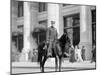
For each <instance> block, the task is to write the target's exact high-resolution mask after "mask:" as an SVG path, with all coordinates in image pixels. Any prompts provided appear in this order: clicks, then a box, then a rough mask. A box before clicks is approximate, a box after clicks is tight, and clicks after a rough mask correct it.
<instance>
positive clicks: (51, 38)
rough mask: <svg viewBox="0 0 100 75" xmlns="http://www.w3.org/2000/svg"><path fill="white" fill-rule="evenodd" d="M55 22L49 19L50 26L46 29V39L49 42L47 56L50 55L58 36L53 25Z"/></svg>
mask: <svg viewBox="0 0 100 75" xmlns="http://www.w3.org/2000/svg"><path fill="white" fill-rule="evenodd" d="M54 24H55V22H54V21H51V26H50V27H49V28H48V30H47V41H48V43H49V47H48V52H47V56H52V50H53V49H54V48H55V44H56V40H57V37H58V34H57V29H56V28H55V27H54Z"/></svg>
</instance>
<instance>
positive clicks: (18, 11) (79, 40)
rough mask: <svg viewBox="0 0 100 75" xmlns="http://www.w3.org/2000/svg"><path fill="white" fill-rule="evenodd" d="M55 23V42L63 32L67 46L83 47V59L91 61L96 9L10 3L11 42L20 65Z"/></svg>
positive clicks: (13, 0) (37, 3)
mask: <svg viewBox="0 0 100 75" xmlns="http://www.w3.org/2000/svg"><path fill="white" fill-rule="evenodd" d="M51 21H55V25H54V26H55V27H56V29H57V32H58V38H60V36H61V35H62V34H63V33H64V32H67V33H68V36H69V38H70V39H71V44H73V45H74V46H75V45H78V44H79V46H80V48H81V47H82V46H85V48H86V52H85V56H86V59H87V60H89V59H91V56H92V54H91V50H92V45H93V44H94V43H95V44H96V7H95V6H86V5H73V4H56V3H44V2H23V1H16V0H11V33H12V34H11V36H12V41H14V42H15V46H16V48H17V49H18V51H19V52H21V53H22V58H23V60H24V61H28V53H29V51H31V50H33V49H37V46H38V44H39V43H40V42H42V41H45V40H46V29H47V28H48V27H49V26H51V23H50V22H51Z"/></svg>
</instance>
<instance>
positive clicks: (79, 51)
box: [76, 49, 83, 62]
mask: <svg viewBox="0 0 100 75" xmlns="http://www.w3.org/2000/svg"><path fill="white" fill-rule="evenodd" d="M76 54H77V61H78V62H83V59H82V56H81V49H77V50H76Z"/></svg>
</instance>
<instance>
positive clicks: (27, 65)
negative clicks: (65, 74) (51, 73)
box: [12, 58, 96, 69]
mask: <svg viewBox="0 0 100 75" xmlns="http://www.w3.org/2000/svg"><path fill="white" fill-rule="evenodd" d="M24 67H25V68H35V67H39V63H37V62H13V63H12V68H24ZM45 67H55V59H54V58H50V59H48V60H47V61H46V63H45ZM62 67H63V68H64V67H69V68H80V69H81V68H83V69H84V68H85V69H90V68H96V67H95V63H90V61H84V62H75V63H70V62H69V61H68V60H65V61H64V62H62Z"/></svg>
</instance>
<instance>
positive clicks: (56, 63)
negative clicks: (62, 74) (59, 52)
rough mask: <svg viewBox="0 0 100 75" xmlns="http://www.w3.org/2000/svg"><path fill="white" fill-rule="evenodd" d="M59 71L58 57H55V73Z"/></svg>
mask: <svg viewBox="0 0 100 75" xmlns="http://www.w3.org/2000/svg"><path fill="white" fill-rule="evenodd" d="M57 69H58V59H57V56H56V57H55V72H57Z"/></svg>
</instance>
